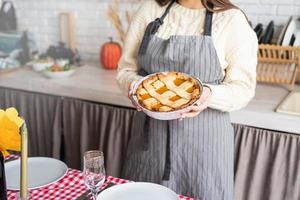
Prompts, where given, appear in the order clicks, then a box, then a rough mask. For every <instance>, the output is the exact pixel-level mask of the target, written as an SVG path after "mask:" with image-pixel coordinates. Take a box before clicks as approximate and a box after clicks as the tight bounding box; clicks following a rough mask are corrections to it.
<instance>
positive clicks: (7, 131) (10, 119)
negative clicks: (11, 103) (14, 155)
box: [0, 108, 24, 156]
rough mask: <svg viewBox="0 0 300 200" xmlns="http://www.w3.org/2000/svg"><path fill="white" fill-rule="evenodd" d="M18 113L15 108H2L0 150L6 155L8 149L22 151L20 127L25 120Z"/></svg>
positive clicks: (0, 112)
mask: <svg viewBox="0 0 300 200" xmlns="http://www.w3.org/2000/svg"><path fill="white" fill-rule="evenodd" d="M18 115H19V114H18V112H17V110H16V109H15V108H8V109H6V111H4V110H1V109H0V151H1V152H2V153H3V155H4V156H6V155H8V152H7V150H14V151H20V147H21V136H20V127H21V126H22V124H23V123H24V121H23V119H21V118H20V117H19V116H18Z"/></svg>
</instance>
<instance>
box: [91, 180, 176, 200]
mask: <svg viewBox="0 0 300 200" xmlns="http://www.w3.org/2000/svg"><path fill="white" fill-rule="evenodd" d="M120 199H122V200H153V199H162V200H179V197H178V195H177V194H176V193H175V192H173V191H172V190H170V189H169V188H167V187H164V186H162V185H158V184H154V183H142V182H139V183H125V184H120V185H116V186H113V187H110V188H108V189H107V190H104V191H103V192H101V193H100V194H99V195H98V197H97V200H120Z"/></svg>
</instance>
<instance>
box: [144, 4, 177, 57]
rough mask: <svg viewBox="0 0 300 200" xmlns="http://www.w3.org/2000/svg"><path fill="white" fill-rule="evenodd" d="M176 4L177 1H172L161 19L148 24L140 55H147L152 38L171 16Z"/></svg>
mask: <svg viewBox="0 0 300 200" xmlns="http://www.w3.org/2000/svg"><path fill="white" fill-rule="evenodd" d="M174 2H175V0H172V2H171V3H170V4H169V5H168V7H167V8H166V10H165V12H164V13H163V15H162V16H161V17H159V18H156V19H155V20H154V21H152V22H150V23H149V24H148V26H147V28H146V30H145V34H144V37H143V40H142V43H141V46H140V49H139V54H141V55H144V54H145V53H146V51H147V48H148V44H149V41H150V39H151V36H153V35H154V34H155V33H156V32H157V31H158V29H159V27H160V26H161V25H162V24H163V23H164V19H165V18H166V16H167V15H168V14H169V12H170V9H171V7H172V5H173V3H174Z"/></svg>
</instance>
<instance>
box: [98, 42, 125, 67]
mask: <svg viewBox="0 0 300 200" xmlns="http://www.w3.org/2000/svg"><path fill="white" fill-rule="evenodd" d="M121 54H122V48H121V46H120V45H119V44H118V43H117V42H114V41H113V40H112V38H110V41H109V42H106V43H104V44H103V46H102V48H101V54H100V60H101V64H102V66H103V67H104V68H105V69H117V67H118V62H119V60H120V57H121Z"/></svg>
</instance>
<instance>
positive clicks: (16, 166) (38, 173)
mask: <svg viewBox="0 0 300 200" xmlns="http://www.w3.org/2000/svg"><path fill="white" fill-rule="evenodd" d="M20 164H21V162H20V159H18V160H14V161H10V162H7V163H5V175H6V187H7V189H9V190H19V188H20ZM27 168H28V188H29V189H36V188H40V187H44V186H47V185H49V184H51V183H54V182H56V181H58V180H59V179H61V178H62V177H64V176H65V175H66V173H67V171H68V167H67V165H66V164H65V163H63V162H62V161H60V160H57V159H54V158H46V157H32V158H28V166H27Z"/></svg>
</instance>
